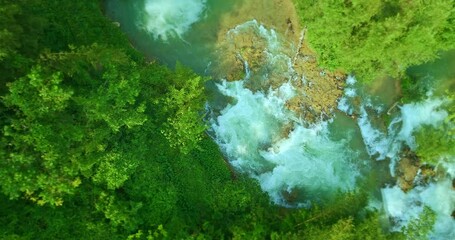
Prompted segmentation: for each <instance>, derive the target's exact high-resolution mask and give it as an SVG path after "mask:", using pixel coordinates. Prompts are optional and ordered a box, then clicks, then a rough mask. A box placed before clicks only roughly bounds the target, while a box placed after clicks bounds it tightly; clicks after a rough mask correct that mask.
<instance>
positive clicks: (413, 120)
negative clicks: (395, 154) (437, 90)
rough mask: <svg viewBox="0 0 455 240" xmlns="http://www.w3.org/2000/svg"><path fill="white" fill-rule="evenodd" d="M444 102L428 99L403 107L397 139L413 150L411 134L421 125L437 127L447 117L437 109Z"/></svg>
mask: <svg viewBox="0 0 455 240" xmlns="http://www.w3.org/2000/svg"><path fill="white" fill-rule="evenodd" d="M444 102H445V101H444V100H442V99H438V98H435V99H431V98H428V99H426V100H425V101H422V102H418V103H410V104H405V105H403V106H402V107H401V108H400V109H401V119H402V123H403V125H402V127H401V130H400V132H399V133H398V138H399V139H401V140H403V141H405V142H406V144H407V145H408V146H409V147H411V149H415V147H416V146H415V142H414V137H413V136H412V133H413V132H414V131H415V130H417V129H418V128H419V127H420V126H421V125H432V126H437V125H439V124H441V123H442V121H443V120H444V119H445V118H446V117H447V116H448V113H447V112H446V111H445V110H441V109H439V108H440V107H441V105H442V104H443V103H444Z"/></svg>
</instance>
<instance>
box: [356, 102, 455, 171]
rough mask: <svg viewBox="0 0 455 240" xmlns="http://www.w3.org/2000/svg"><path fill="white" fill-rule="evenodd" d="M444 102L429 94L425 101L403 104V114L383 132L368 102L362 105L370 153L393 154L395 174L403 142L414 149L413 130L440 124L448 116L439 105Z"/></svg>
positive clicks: (360, 122) (361, 121)
mask: <svg viewBox="0 0 455 240" xmlns="http://www.w3.org/2000/svg"><path fill="white" fill-rule="evenodd" d="M445 102H446V101H445V100H442V99H439V98H428V99H426V100H424V101H422V102H417V103H409V104H405V105H403V106H402V107H400V115H399V116H398V117H396V118H395V119H393V120H392V121H391V123H390V125H389V126H388V128H387V132H382V131H380V130H379V129H376V128H375V127H374V126H373V124H372V122H371V120H370V118H369V116H368V113H367V111H366V107H365V105H362V106H361V107H360V117H359V118H358V120H357V123H358V125H359V127H360V131H361V133H362V137H363V141H364V143H365V145H366V147H367V151H368V153H369V155H370V156H376V159H377V160H384V159H385V158H386V157H387V158H390V159H391V160H392V161H391V164H392V165H391V173H392V175H393V174H394V171H393V169H392V168H393V166H394V164H395V161H397V160H398V158H399V156H398V153H399V152H400V150H401V149H402V146H403V145H406V146H408V147H410V148H411V150H415V148H416V144H415V140H414V136H413V133H414V132H415V131H416V130H418V129H419V128H420V127H421V126H422V125H432V126H436V125H438V124H441V123H442V122H443V120H444V119H445V118H446V117H447V116H448V114H447V112H446V111H445V110H443V109H440V107H441V106H442V104H443V103H445Z"/></svg>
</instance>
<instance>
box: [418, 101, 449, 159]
mask: <svg viewBox="0 0 455 240" xmlns="http://www.w3.org/2000/svg"><path fill="white" fill-rule="evenodd" d="M447 110H448V113H449V116H448V117H447V118H446V119H445V121H444V123H443V124H441V125H439V126H437V127H433V126H431V125H430V126H423V127H421V128H420V129H419V130H418V131H417V132H416V133H415V139H416V143H417V145H418V147H417V149H416V154H417V156H419V158H420V159H421V160H422V161H423V162H425V163H429V164H432V165H437V164H438V163H439V161H441V160H448V161H453V160H452V156H455V148H453V146H455V101H453V100H450V103H449V104H448V106H447Z"/></svg>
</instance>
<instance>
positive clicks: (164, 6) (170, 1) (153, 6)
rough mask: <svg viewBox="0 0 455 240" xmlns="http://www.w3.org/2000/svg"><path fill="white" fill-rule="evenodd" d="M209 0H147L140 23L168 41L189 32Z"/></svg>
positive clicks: (156, 35) (154, 35) (155, 35)
mask: <svg viewBox="0 0 455 240" xmlns="http://www.w3.org/2000/svg"><path fill="white" fill-rule="evenodd" d="M206 2H207V0H145V5H144V15H143V19H142V20H141V22H140V23H139V25H140V26H141V27H142V28H144V29H145V30H146V31H148V32H149V33H150V34H151V35H152V36H153V37H154V38H155V39H161V40H163V41H167V39H168V38H172V37H179V38H182V39H183V34H184V33H185V32H187V31H188V30H189V29H190V27H191V25H193V24H194V23H196V22H197V21H199V20H200V18H201V17H202V15H203V13H204V11H205V9H206Z"/></svg>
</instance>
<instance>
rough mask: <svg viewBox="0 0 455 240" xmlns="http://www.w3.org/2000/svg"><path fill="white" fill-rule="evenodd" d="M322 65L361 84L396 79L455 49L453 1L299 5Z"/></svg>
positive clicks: (330, 0) (302, 1)
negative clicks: (351, 75)
mask: <svg viewBox="0 0 455 240" xmlns="http://www.w3.org/2000/svg"><path fill="white" fill-rule="evenodd" d="M296 4H297V8H298V9H299V11H300V15H301V19H302V22H303V24H304V25H305V26H306V27H307V28H308V34H307V36H308V41H309V43H310V45H311V47H312V48H313V49H314V50H315V51H316V52H317V54H318V57H319V61H320V63H321V64H322V65H324V66H326V67H328V68H330V69H342V70H344V71H347V72H353V73H355V74H356V75H357V76H358V77H359V79H362V80H363V81H371V80H374V79H375V78H377V77H379V76H381V75H390V76H393V77H397V76H399V75H401V74H402V73H403V72H404V70H406V68H407V67H409V66H411V65H415V64H420V63H423V62H426V61H429V60H432V59H434V58H435V57H437V54H438V52H439V51H441V50H447V49H452V48H454V47H455V27H454V26H455V12H454V11H453V9H454V7H455V6H454V4H455V3H454V2H453V1H451V0H437V1H430V2H428V1H406V0H370V1H359V0H350V1H334V0H327V1H313V0H296Z"/></svg>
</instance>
